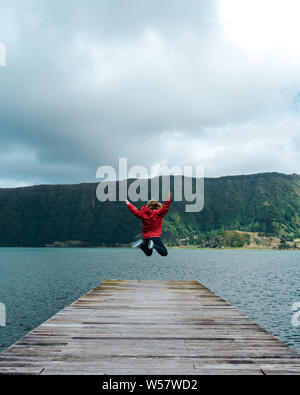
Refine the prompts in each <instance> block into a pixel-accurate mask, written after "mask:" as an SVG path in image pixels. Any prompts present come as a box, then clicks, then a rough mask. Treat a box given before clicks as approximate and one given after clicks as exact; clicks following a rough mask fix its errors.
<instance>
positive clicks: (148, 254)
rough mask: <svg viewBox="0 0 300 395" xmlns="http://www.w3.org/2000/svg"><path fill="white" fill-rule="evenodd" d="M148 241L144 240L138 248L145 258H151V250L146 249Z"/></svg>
mask: <svg viewBox="0 0 300 395" xmlns="http://www.w3.org/2000/svg"><path fill="white" fill-rule="evenodd" d="M149 240H150V239H144V243H143V244H142V245H141V246H140V247H139V248H140V249H141V250H142V251H143V252H144V253H145V254H146V255H147V256H151V255H152V252H153V250H152V249H150V248H148V243H149Z"/></svg>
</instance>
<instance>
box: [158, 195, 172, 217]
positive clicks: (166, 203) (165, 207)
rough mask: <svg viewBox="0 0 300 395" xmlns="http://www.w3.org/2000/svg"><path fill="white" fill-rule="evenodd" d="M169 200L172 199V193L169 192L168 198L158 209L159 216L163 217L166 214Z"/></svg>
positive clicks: (169, 203)
mask: <svg viewBox="0 0 300 395" xmlns="http://www.w3.org/2000/svg"><path fill="white" fill-rule="evenodd" d="M171 201H172V194H171V192H170V194H169V197H168V199H167V200H166V201H165V203H164V205H163V207H162V208H161V209H160V210H159V215H160V216H161V217H164V216H165V215H166V214H167V212H168V211H169V208H170V205H171Z"/></svg>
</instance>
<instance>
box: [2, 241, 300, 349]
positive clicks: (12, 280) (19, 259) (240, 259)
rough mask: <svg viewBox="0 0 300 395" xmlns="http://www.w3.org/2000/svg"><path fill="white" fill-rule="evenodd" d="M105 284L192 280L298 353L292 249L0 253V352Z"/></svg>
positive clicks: (297, 260) (299, 292)
mask: <svg viewBox="0 0 300 395" xmlns="http://www.w3.org/2000/svg"><path fill="white" fill-rule="evenodd" d="M109 278H111V279H128V280H130V279H140V280H143V279H144V280H150V279H152V280H198V281H199V282H200V283H202V284H204V285H205V286H207V287H208V288H210V289H211V290H212V291H214V292H215V293H216V294H218V295H219V296H221V297H222V298H224V299H225V300H227V301H228V302H229V303H231V304H232V305H234V306H236V307H237V308H238V309H239V310H240V311H242V312H243V313H245V314H246V315H248V317H250V318H252V319H253V320H254V321H255V322H257V323H258V324H260V325H261V326H262V327H264V328H265V329H266V330H268V331H269V332H270V333H272V334H274V335H276V336H278V337H279V338H280V339H281V340H282V341H284V342H285V343H287V344H289V345H290V346H292V347H293V348H294V349H295V350H296V351H298V352H300V327H298V328H295V327H293V326H292V324H291V318H292V304H293V303H295V302H300V252H299V251H242V250H198V249H194V250H193V249H190V250H188V249H185V250H180V249H171V250H169V256H168V257H167V258H162V257H160V256H159V255H158V254H156V253H155V254H153V256H152V257H151V258H147V257H145V256H144V255H143V254H142V252H141V251H139V250H132V249H127V248H111V249H109V248H107V249H106V248H103V249H102V248H100V249H51V248H49V249H47V248H37V249H33V248H1V249H0V302H2V303H5V305H6V309H7V326H6V327H0V351H1V350H4V349H5V348H6V347H8V346H9V345H10V344H12V343H13V342H15V341H16V340H18V339H19V338H20V337H22V336H24V335H25V334H26V333H27V332H29V331H30V330H32V329H33V328H35V327H36V326H38V325H39V324H41V323H42V322H43V321H45V320H46V319H48V318H49V317H51V316H52V315H53V314H55V313H56V312H57V311H59V310H61V309H62V308H63V307H65V306H67V305H69V304H70V303H71V302H73V301H74V300H75V299H78V298H79V297H80V296H81V295H83V294H85V293H86V292H88V291H89V290H90V289H92V288H94V287H95V286H96V285H98V284H99V283H100V282H102V281H103V280H105V279H109Z"/></svg>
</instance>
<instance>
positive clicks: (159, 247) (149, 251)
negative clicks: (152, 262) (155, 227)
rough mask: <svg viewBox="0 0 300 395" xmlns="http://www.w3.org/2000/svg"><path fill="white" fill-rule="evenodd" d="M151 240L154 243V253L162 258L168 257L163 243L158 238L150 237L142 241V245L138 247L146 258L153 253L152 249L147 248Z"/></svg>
mask: <svg viewBox="0 0 300 395" xmlns="http://www.w3.org/2000/svg"><path fill="white" fill-rule="evenodd" d="M150 240H152V241H153V243H154V248H155V249H156V251H157V252H158V253H159V254H160V255H162V256H167V255H168V250H167V249H166V247H165V245H164V243H163V242H162V240H161V238H160V237H151V238H147V239H144V244H142V245H141V246H140V249H141V250H143V251H144V253H145V254H146V255H147V256H151V255H152V252H153V248H151V249H150V248H148V244H149V241H150Z"/></svg>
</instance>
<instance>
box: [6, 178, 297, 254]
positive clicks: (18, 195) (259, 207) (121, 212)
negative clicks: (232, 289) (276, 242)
mask: <svg viewBox="0 0 300 395" xmlns="http://www.w3.org/2000/svg"><path fill="white" fill-rule="evenodd" d="M96 186H97V184H79V185H41V186H34V187H26V188H16V189H0V246H2V247H3V246H12V247H14V246H45V245H49V244H53V243H54V242H67V241H70V240H73V241H75V242H73V245H86V246H102V245H106V246H111V245H116V244H117V243H119V244H126V243H129V242H130V241H131V240H133V239H134V238H136V237H138V235H139V234H140V233H141V224H140V221H139V220H138V219H137V218H135V217H133V216H132V215H131V214H130V213H129V212H128V209H127V207H126V205H125V204H124V202H105V203H100V202H99V201H98V200H97V198H96V196H95V191H96ZM149 198H150V196H149ZM136 205H137V206H138V207H140V206H141V205H142V203H141V202H139V203H137V204H136ZM184 205H185V203H184V202H173V204H172V206H171V209H170V211H169V214H168V216H167V217H166V219H165V222H164V232H163V237H164V239H165V240H166V241H167V242H168V243H169V244H174V245H177V244H179V243H181V241H182V240H184V241H185V242H186V244H199V242H200V241H201V240H210V239H216V237H218V235H225V236H224V237H225V238H227V239H228V237H229V238H232V237H233V238H236V237H237V236H236V235H235V234H233V235H232V234H230V233H226V234H225V233H224V232H225V231H228V230H240V231H245V232H259V233H260V234H264V235H270V236H277V237H282V236H283V237H285V238H287V239H289V238H296V237H298V238H299V237H300V176H299V175H284V174H278V173H264V174H254V175H244V176H230V177H221V178H206V179H205V207H204V210H203V211H202V212H200V213H185V211H184ZM234 242H236V243H239V242H238V241H234Z"/></svg>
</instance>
